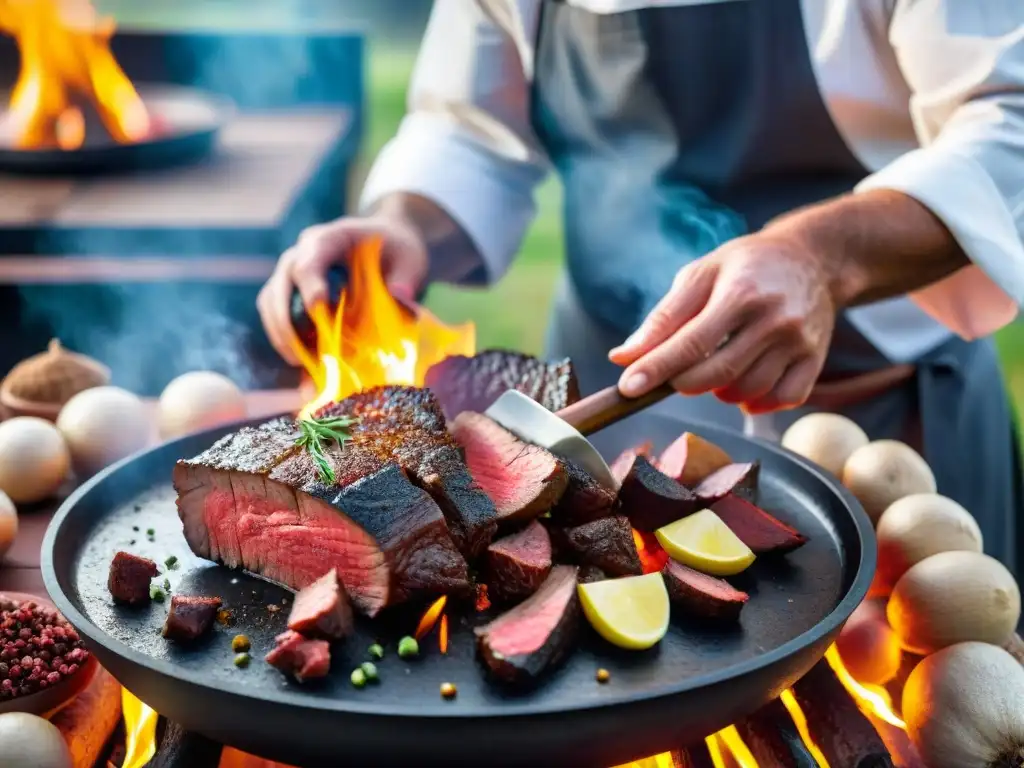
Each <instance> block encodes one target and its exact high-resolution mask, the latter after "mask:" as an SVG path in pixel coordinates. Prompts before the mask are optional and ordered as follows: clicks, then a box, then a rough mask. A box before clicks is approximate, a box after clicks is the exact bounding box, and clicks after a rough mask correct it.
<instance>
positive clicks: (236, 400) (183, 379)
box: [159, 371, 246, 440]
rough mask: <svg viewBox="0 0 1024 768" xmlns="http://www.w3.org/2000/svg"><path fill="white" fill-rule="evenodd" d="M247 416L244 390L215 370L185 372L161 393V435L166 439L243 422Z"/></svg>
mask: <svg viewBox="0 0 1024 768" xmlns="http://www.w3.org/2000/svg"><path fill="white" fill-rule="evenodd" d="M245 416H246V411H245V397H244V395H243V394H242V390H240V389H239V388H238V386H237V385H236V384H235V383H234V382H233V381H231V379H229V378H228V377H227V376H222V375H221V374H219V373H214V372H213V371H193V372H191V373H185V374H182V375H181V376H179V377H178V378H176V379H175V380H174V381H172V382H171V383H170V384H168V385H167V387H166V389H164V391H163V394H162V395H160V405H159V425H160V436H161V437H163V438H164V439H165V440H167V439H170V438H173V437H179V436H180V435H187V434H189V433H191V432H199V431H201V430H203V429H209V428H211V427H216V426H219V425H220V424H227V423H229V422H232V421H240V420H242V419H244V418H245Z"/></svg>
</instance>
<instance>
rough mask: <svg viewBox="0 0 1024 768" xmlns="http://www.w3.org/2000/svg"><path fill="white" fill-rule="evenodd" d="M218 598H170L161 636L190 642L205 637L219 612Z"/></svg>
mask: <svg viewBox="0 0 1024 768" xmlns="http://www.w3.org/2000/svg"><path fill="white" fill-rule="evenodd" d="M220 605H221V602H220V598H219V597H187V596H185V595H175V596H174V597H172V598H171V610H170V611H169V612H168V613H167V620H166V621H165V622H164V628H163V632H162V633H161V634H163V636H164V637H166V638H167V639H168V640H177V641H179V642H186V643H187V642H190V641H192V640H195V639H196V638H198V637H201V636H202V635H205V634H206V633H207V632H208V631H209V629H210V627H211V626H213V620H214V619H215V618H216V617H217V611H219V610H220Z"/></svg>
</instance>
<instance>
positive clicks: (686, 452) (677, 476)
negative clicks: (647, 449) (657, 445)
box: [658, 432, 732, 488]
mask: <svg viewBox="0 0 1024 768" xmlns="http://www.w3.org/2000/svg"><path fill="white" fill-rule="evenodd" d="M729 464H732V458H730V456H729V454H727V453H726V452H725V451H723V450H722V449H721V448H719V447H718V446H717V445H715V444H714V443H711V442H708V441H707V440H705V439H704V438H703V437H701V436H700V435H695V434H693V432H683V434H681V435H680V436H679V437H678V438H676V440H675V441H674V442H673V443H672V444H671V445H670V446H669V447H668V448H666V449H665V450H664V451H662V452H661V455H660V456H659V457H658V469H659V470H661V471H662V472H664V473H665V474H666V475H668V476H669V477H671V478H672V479H673V480H675V481H676V482H679V483H682V484H683V485H685V486H687V487H689V488H692V487H693V486H695V485H697V483H699V482H701V481H702V480H703V479H704V478H705V477H707V476H708V475H710V474H711V473H712V472H716V471H718V470H719V469H721V468H722V467H725V466H728V465H729Z"/></svg>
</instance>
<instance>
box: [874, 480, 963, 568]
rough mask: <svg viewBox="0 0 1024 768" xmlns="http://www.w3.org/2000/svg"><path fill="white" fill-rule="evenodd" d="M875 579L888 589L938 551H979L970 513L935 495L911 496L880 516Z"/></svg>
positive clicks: (900, 500) (905, 497)
mask: <svg viewBox="0 0 1024 768" xmlns="http://www.w3.org/2000/svg"><path fill="white" fill-rule="evenodd" d="M876 533H877V534H878V576H879V579H880V581H881V582H882V583H884V584H888V585H889V587H890V588H891V587H892V586H893V585H895V584H896V582H897V581H899V579H900V577H901V576H902V575H903V574H904V573H906V572H907V570H908V569H909V568H910V567H911V566H913V565H916V564H917V563H919V562H921V561H922V560H924V559H925V558H926V557H930V556H932V555H937V554H938V553H940V552H955V551H964V552H981V551H982V536H981V528H979V527H978V523H977V522H975V520H974V518H973V517H972V516H971V513H970V512H968V511H967V510H966V509H964V508H963V507H961V506H960V505H959V504H957V503H956V502H955V501H953V500H952V499H947V498H946V497H945V496H940V495H939V494H937V493H914V494H911V495H910V496H904V497H903V498H902V499H899V500H898V501H895V502H893V503H892V504H890V505H889V508H888V509H886V510H885V512H883V513H882V517H881V518H879V520H878V527H877V529H876Z"/></svg>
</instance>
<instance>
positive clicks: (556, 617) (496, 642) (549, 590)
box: [474, 565, 580, 683]
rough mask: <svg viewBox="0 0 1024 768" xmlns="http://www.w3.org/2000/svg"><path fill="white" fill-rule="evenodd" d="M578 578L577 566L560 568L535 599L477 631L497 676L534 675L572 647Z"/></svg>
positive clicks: (479, 643) (577, 609) (482, 650)
mask: <svg viewBox="0 0 1024 768" xmlns="http://www.w3.org/2000/svg"><path fill="white" fill-rule="evenodd" d="M576 576H577V569H576V568H575V567H572V566H568V565H558V566H555V567H554V568H552V569H551V574H550V575H549V576H548V577H547V579H545V580H544V583H543V584H541V587H540V589H538V590H537V591H536V592H534V593H533V595H532V596H531V597H529V598H527V599H526V600H525V601H524V602H522V603H520V604H519V605H517V606H516V607H515V608H513V609H511V610H510V611H507V612H506V613H503V614H502V615H501V616H499V617H498V618H496V619H495V620H494V621H492V622H490V623H489V624H486V625H484V626H482V627H477V629H476V630H474V631H475V633H476V637H477V649H478V651H479V652H480V656H481V657H482V658H483V660H484V663H485V664H486V665H487V668H488V669H489V670H490V671H491V672H492V673H493V674H494V676H495V677H497V678H498V679H499V680H503V681H505V682H508V683H517V682H522V681H525V680H529V679H530V678H535V677H537V675H539V674H540V673H541V672H543V671H544V670H545V669H548V668H549V667H551V666H553V665H554V664H556V663H557V662H558V661H559V660H560V659H561V658H562V657H563V656H564V655H565V653H566V652H567V651H568V650H569V649H570V648H571V647H572V644H573V642H574V641H575V637H576V631H577V629H578V626H579V618H580V601H579V598H578V597H577V595H576Z"/></svg>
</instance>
